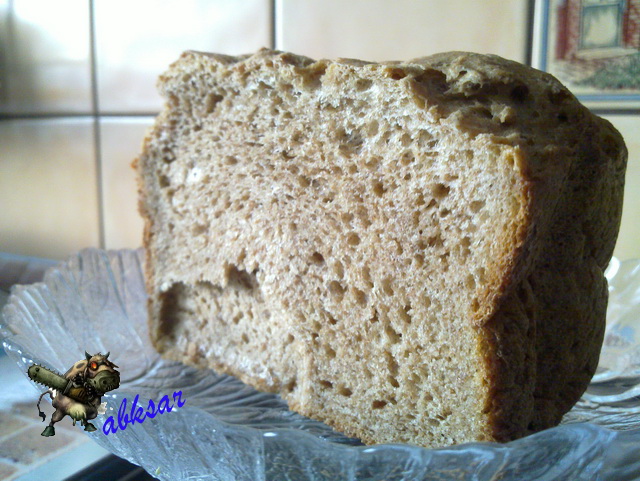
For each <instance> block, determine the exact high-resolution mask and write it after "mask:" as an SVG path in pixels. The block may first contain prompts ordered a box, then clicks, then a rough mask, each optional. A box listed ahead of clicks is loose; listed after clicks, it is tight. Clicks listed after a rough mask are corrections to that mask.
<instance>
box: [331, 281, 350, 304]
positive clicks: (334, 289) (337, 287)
mask: <svg viewBox="0 0 640 481" xmlns="http://www.w3.org/2000/svg"><path fill="white" fill-rule="evenodd" d="M345 291H346V289H345V288H344V287H343V285H342V284H340V282H338V281H331V282H330V283H329V292H330V293H331V294H332V295H333V296H334V297H335V298H336V299H337V300H339V301H341V300H342V298H343V297H344V293H345Z"/></svg>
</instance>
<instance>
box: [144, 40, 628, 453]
mask: <svg viewBox="0 0 640 481" xmlns="http://www.w3.org/2000/svg"><path fill="white" fill-rule="evenodd" d="M260 70H264V71H266V72H268V75H267V76H265V77H264V79H265V81H267V80H268V79H269V78H271V77H275V78H285V79H286V80H287V81H288V82H290V83H289V84H287V85H290V86H292V88H293V89H294V90H295V91H300V92H303V93H304V92H307V91H309V90H314V89H319V88H320V87H319V86H320V85H324V84H325V83H327V84H328V83H329V82H332V81H335V82H336V86H335V87H333V88H334V89H339V88H340V87H339V85H340V82H339V81H340V79H341V78H343V77H341V76H344V78H346V79H349V80H352V79H358V80H362V81H363V84H366V85H370V83H371V82H373V84H376V82H378V83H382V81H381V80H379V79H380V78H391V79H394V80H397V81H398V82H401V81H403V82H405V83H404V84H403V85H404V88H405V89H406V90H405V91H406V92H409V96H410V98H412V99H413V101H414V102H415V103H416V105H418V106H419V107H420V108H422V109H423V111H424V112H427V113H428V115H429V116H430V117H429V118H431V119H435V121H436V122H437V124H438V126H439V127H438V128H440V129H441V131H442V132H458V133H459V135H460V136H461V137H464V138H465V140H464V143H465V145H470V146H472V148H473V149H474V153H475V155H480V156H483V155H484V156H486V157H483V158H492V157H491V156H492V155H493V156H495V158H496V159H497V160H496V162H500V163H502V162H506V163H507V164H508V167H509V169H512V170H513V171H514V172H515V174H514V176H515V177H514V178H516V179H517V182H516V181H514V182H516V183H515V184H514V185H513V192H514V198H515V200H514V201H513V202H514V205H517V206H518V210H517V212H516V213H514V214H513V215H511V216H510V217H509V219H510V221H509V227H508V229H507V230H505V233H504V234H502V233H500V232H497V233H496V236H497V238H499V241H500V242H498V243H497V244H499V246H500V249H499V250H497V251H496V252H497V253H499V255H498V257H497V258H496V259H492V260H491V262H490V263H489V264H487V266H488V267H487V268H486V269H484V271H483V274H482V275H483V279H484V283H483V284H481V285H478V286H477V287H476V288H475V290H474V305H475V307H477V308H476V309H475V310H474V311H473V312H472V313H471V314H470V316H469V321H468V322H469V332H470V333H473V339H474V341H472V342H474V343H475V344H474V346H473V347H472V351H473V352H475V354H474V355H475V356H477V358H478V359H480V360H481V362H480V363H479V365H478V366H477V369H476V372H475V374H473V373H469V374H468V376H469V377H473V376H475V378H476V381H475V383H476V384H477V393H478V399H477V400H472V401H470V402H469V405H470V406H474V407H473V409H474V410H475V411H476V412H475V413H473V415H474V416H476V417H477V419H478V421H477V422H476V421H474V423H475V424H474V430H473V433H472V434H469V433H465V434H460V435H459V436H458V437H456V436H453V437H450V438H447V437H446V436H445V435H442V436H444V437H443V438H441V439H440V440H439V441H438V440H434V439H432V438H429V437H428V435H415V436H414V437H413V438H404V437H403V433H402V430H397V429H396V430H395V431H394V429H395V428H394V429H391V428H390V427H389V425H388V424H387V425H386V426H387V427H388V429H385V428H384V426H385V424H384V423H382V424H381V426H383V427H382V428H381V427H380V426H378V425H377V424H376V426H375V427H373V428H372V427H370V426H368V425H367V424H366V423H364V422H362V421H361V420H360V419H359V417H358V413H359V414H360V415H364V414H365V413H364V412H363V410H362V408H361V407H359V408H354V410H353V411H350V410H348V409H346V408H344V406H343V404H340V403H344V402H345V401H343V400H342V398H340V396H334V397H329V398H325V397H322V396H321V395H320V394H318V384H317V382H318V381H317V380H318V379H321V371H322V369H323V367H322V366H320V364H321V363H322V362H324V361H325V360H324V359H323V358H322V355H321V354H319V353H318V350H317V348H316V347H314V346H315V344H314V342H315V339H314V338H313V336H311V334H310V332H311V331H309V330H308V328H307V327H295V328H293V327H291V326H289V327H288V329H290V330H291V332H294V333H295V336H296V338H297V337H300V338H302V339H303V340H301V341H299V340H298V339H296V341H295V342H294V343H293V344H292V346H294V347H290V348H289V347H287V349H288V350H287V351H286V352H287V353H288V354H287V356H290V359H289V358H287V359H288V360H286V361H283V363H284V364H283V366H284V367H277V366H276V364H277V363H275V362H274V364H273V366H270V365H264V362H263V363H262V364H263V365H262V368H263V369H258V368H255V367H253V368H247V367H246V366H244V365H243V363H242V362H240V361H241V358H239V357H234V358H233V359H229V358H225V357H221V356H220V355H207V354H203V353H202V350H203V349H202V347H201V346H199V347H193V346H191V344H192V343H191V341H188V342H187V341H185V340H184V339H183V340H182V344H181V346H182V347H178V343H179V342H178V341H176V339H175V338H171V336H170V335H168V331H167V329H173V324H171V325H169V327H168V328H167V325H164V324H162V322H163V321H162V320H161V318H162V317H163V316H164V315H163V314H162V309H163V307H162V306H166V305H170V307H171V309H173V310H172V311H171V312H172V315H173V317H175V318H177V317H180V316H181V315H183V314H184V312H186V310H188V306H187V307H185V306H180V307H179V309H178V308H177V307H176V306H174V305H173V304H175V303H174V302H173V301H171V302H169V301H167V296H170V294H167V293H168V292H169V291H168V290H167V289H166V288H165V289H163V282H165V280H164V279H162V278H159V277H158V275H161V276H162V275H165V276H166V274H162V272H163V268H164V265H165V264H167V263H168V262H169V258H168V257H167V256H168V254H167V252H169V249H168V248H166V247H165V246H164V245H162V249H161V248H160V247H159V246H160V243H159V241H158V238H157V236H163V239H164V237H166V232H165V231H164V229H165V226H164V222H165V221H164V220H161V217H162V216H163V215H164V213H163V212H162V211H161V210H159V209H158V205H160V204H161V195H160V194H159V193H158V192H156V190H157V184H156V182H157V180H154V176H157V172H156V170H157V165H160V164H161V163H162V162H163V161H164V162H167V161H166V160H163V156H166V155H171V156H179V155H184V154H181V153H180V152H179V149H178V148H177V147H173V146H172V147H171V148H167V147H166V146H164V147H163V145H164V144H162V145H160V144H161V140H162V139H163V138H165V137H166V136H167V135H169V134H168V132H173V134H171V135H184V134H181V133H179V132H178V131H176V130H175V128H174V125H175V123H176V118H179V117H180V116H182V117H184V116H187V115H192V114H185V113H183V112H182V111H181V110H180V109H184V106H183V104H180V103H179V100H178V96H179V95H185V94H181V93H179V92H182V90H181V89H183V88H184V85H186V84H187V83H188V82H189V81H190V80H188V79H189V78H193V76H194V75H196V74H199V73H202V72H205V73H206V74H207V75H213V74H212V73H211V72H215V75H221V77H219V80H217V81H219V82H223V81H224V80H221V79H224V78H225V76H228V77H231V76H236V77H238V78H241V79H242V78H246V77H247V76H248V75H249V74H251V73H253V72H256V71H260ZM219 72H223V73H222V74H219ZM270 76H271V77H270ZM216 78H218V77H216ZM334 78H335V80H333V79H334ZM185 79H187V80H185ZM367 82H369V83H367ZM376 85H377V84H376ZM160 88H161V90H162V91H163V94H164V95H165V97H166V98H167V99H168V104H167V107H166V109H165V111H164V112H163V113H162V114H161V115H160V116H159V118H158V120H157V122H156V127H155V128H154V129H153V130H152V131H151V132H150V134H149V135H148V136H147V138H146V139H145V146H144V149H143V153H142V154H141V156H140V158H139V159H138V160H136V161H135V162H134V167H135V168H136V169H137V171H138V174H139V175H138V182H139V183H138V186H139V187H138V188H139V193H140V207H139V208H140V212H141V214H142V216H143V218H144V219H145V231H144V245H145V247H146V249H147V250H146V253H147V255H146V265H145V274H146V283H147V290H148V292H149V294H150V297H149V312H150V319H149V322H150V332H151V336H152V341H153V343H154V346H155V347H156V349H158V350H159V352H161V353H162V354H163V355H164V356H165V357H167V358H170V359H174V360H178V361H182V362H187V363H190V364H193V365H196V366H199V367H210V368H213V369H216V370H217V371H219V372H224V373H228V374H231V375H234V376H237V377H239V378H240V379H241V380H242V381H244V382H246V383H248V384H251V385H253V386H254V387H256V388H257V389H260V390H263V391H270V392H278V393H280V394H281V395H282V396H283V397H284V398H285V399H286V400H287V401H288V403H289V405H290V407H291V408H292V409H293V410H295V411H298V412H300V413H302V414H304V415H307V416H310V417H313V418H316V419H319V420H321V421H324V422H327V423H328V424H330V425H331V426H333V427H335V428H336V429H338V430H340V431H342V432H344V433H346V434H348V435H351V436H356V437H359V438H361V439H362V440H363V441H364V442H367V443H376V442H398V441H408V442H414V443H418V444H425V445H432V446H433V445H442V444H449V443H452V442H464V441H473V440H494V441H509V440H512V439H516V438H519V437H521V436H524V435H527V434H529V433H532V432H536V431H539V430H541V429H545V428H547V427H550V426H554V425H555V424H557V423H558V422H559V421H560V419H561V417H562V415H563V414H564V413H565V412H566V411H568V410H569V409H570V408H571V407H572V406H573V404H575V402H576V401H577V400H578V399H579V397H580V396H581V395H582V393H583V392H584V390H585V389H586V386H587V385H588V383H589V380H590V379H591V377H592V375H593V373H594V372H595V369H596V367H597V362H598V357H599V351H600V347H601V344H602V339H603V333H604V322H605V312H606V303H607V286H606V280H605V278H604V275H603V272H604V269H605V268H606V266H607V263H608V261H609V259H610V258H611V255H612V252H613V247H614V245H615V240H616V237H617V232H618V229H619V223H620V217H621V206H622V192H623V188H624V172H625V167H626V158H627V153H626V148H625V146H624V142H623V141H622V139H621V137H620V135H619V134H618V133H617V132H616V131H615V129H614V128H613V127H612V126H611V125H610V124H609V123H608V122H606V121H605V120H603V119H600V118H598V117H596V116H594V115H593V114H591V113H590V112H589V111H588V110H587V109H586V108H584V107H583V106H582V105H580V104H579V102H578V101H577V100H576V99H575V97H573V95H572V94H571V93H570V92H569V91H568V90H566V88H564V87H563V86H562V85H561V84H560V83H559V82H558V81H557V80H555V79H554V78H553V77H551V76H550V75H548V74H544V73H542V72H538V71H535V70H533V69H530V68H528V67H525V66H522V65H520V64H517V63H515V62H510V61H507V60H504V59H501V58H499V57H496V56H485V55H478V54H471V53H466V52H449V53H443V54H438V55H434V56H431V57H424V58H420V59H415V60H412V61H409V62H406V63H401V62H386V63H383V64H374V63H370V62H363V61H359V60H352V59H339V60H337V61H333V62H331V61H327V60H321V61H318V62H316V61H313V60H312V59H309V58H306V57H301V56H296V55H293V54H289V53H283V52H278V51H272V50H267V49H263V50H261V51H259V52H258V53H256V54H254V55H252V56H249V55H246V56H240V57H230V56H221V55H216V54H206V53H199V52H185V54H183V56H182V57H181V58H180V59H179V60H178V61H177V62H176V63H174V64H173V65H172V66H171V67H170V69H169V70H168V71H167V73H166V74H164V75H163V76H162V77H161V79H160ZM323 88H324V87H323ZM296 89H297V90H296ZM187 90H188V89H187ZM214 100H215V102H220V100H219V99H214ZM479 112H480V113H479ZM485 114H486V115H485ZM425 115H426V114H425ZM483 115H485V117H489V118H490V120H482V116H483ZM545 116H547V117H548V118H545ZM552 116H555V117H552ZM538 117H540V120H536V119H537V118H538ZM195 118H198V115H197V114H195ZM545 122H547V123H548V124H549V125H548V127H546V128H545ZM171 129H174V130H171ZM442 135H443V136H442V138H443V139H449V138H450V137H447V135H449V134H446V135H445V134H442ZM165 140H166V139H165ZM447 141H448V140H447ZM461 142H463V141H462V140H461ZM166 145H172V144H166ZM163 148H164V149H165V150H163ZM509 169H507V170H506V171H509ZM357 241H358V242H360V239H357ZM243 252H244V250H243ZM294 254H296V255H300V253H294ZM318 255H319V254H318ZM319 259H322V262H324V261H325V260H324V259H323V258H322V256H321V255H320V257H319ZM243 262H244V261H243ZM214 264H215V263H212V267H214V268H216V269H222V270H225V269H226V270H225V271H224V273H223V274H224V275H222V277H221V278H223V279H227V280H226V281H224V282H231V281H228V279H229V272H230V271H229V265H224V266H223V265H217V264H215V265H214ZM261 268H262V266H261ZM256 272H258V270H257V268H256V269H255V270H252V269H250V268H249V267H247V269H246V273H248V276H249V277H248V278H247V279H248V280H246V282H247V283H248V284H247V285H249V287H250V288H251V289H250V294H246V292H249V291H246V290H245V291H242V290H233V289H236V288H235V287H233V288H232V291H233V292H234V295H237V296H240V295H246V296H248V297H246V299H245V298H243V299H245V301H243V302H246V303H249V302H254V304H251V305H257V304H255V302H257V301H256V299H260V302H262V299H263V297H268V296H269V295H270V293H269V292H262V290H261V289H262V285H263V284H262V282H261V283H260V287H259V289H255V288H254V287H255V286H254V285H253V284H252V283H253V282H255V279H258V280H261V281H262V279H261V278H260V275H262V271H260V272H259V273H258V274H256ZM240 274H241V277H240V278H239V279H240V283H241V284H242V282H244V281H243V278H242V276H244V275H245V271H244V270H243V271H242V272H241V273H240ZM264 275H268V273H267V274H264ZM354 275H355V274H354ZM225 276H226V277H225ZM252 276H253V277H252ZM256 276H257V277H256ZM173 277H175V278H176V279H178V278H179V277H180V276H177V277H176V276H175V275H174V276H173ZM183 277H184V279H185V280H184V282H185V283H187V284H188V286H187V287H186V288H185V289H186V290H187V291H188V290H189V289H192V286H191V284H193V286H195V287H193V289H196V287H197V289H200V290H199V291H197V292H199V293H200V294H198V295H202V293H203V292H204V293H205V295H212V296H213V297H216V296H218V295H223V294H222V293H223V292H224V289H228V286H226V285H221V286H222V287H218V286H217V285H215V284H213V285H211V286H210V285H204V284H203V282H204V281H207V282H208V280H206V279H203V280H198V281H197V282H193V281H192V280H188V279H190V277H189V275H184V276H183ZM213 277H215V276H213ZM251 279H254V280H251ZM181 282H182V281H181ZM365 282H366V281H365ZM198 283H200V284H199V287H198V286H196V284H198ZM245 287H246V286H245ZM193 289H192V291H189V292H192V294H189V295H190V296H191V297H195V296H196V294H193V292H196V291H195V290H193ZM265 289H266V287H265ZM337 289H338V293H340V292H341V291H340V289H341V287H338V288H337ZM172 292H173V291H172ZM180 292H182V291H180ZM243 292H244V293H243ZM211 293H213V294H211ZM171 295H173V294H171ZM356 295H358V294H357V293H356ZM363 295H364V294H363ZM176 302H177V301H176ZM246 305H249V304H246ZM285 311H286V312H289V313H290V312H293V311H294V309H293V308H292V307H291V308H289V309H288V310H285ZM285 311H283V312H285ZM164 317H166V316H164ZM169 317H171V316H169ZM334 321H335V319H334ZM225 322H226V321H225ZM163 326H164V327H163ZM282 332H288V331H282ZM306 335H309V336H311V337H308V338H305V337H304V336H306ZM470 335H471V334H470ZM304 339H306V340H304ZM210 342H213V341H210ZM194 345H195V344H194ZM185 346H191V347H185ZM394 349H396V348H394ZM414 354H415V353H414ZM333 355H334V356H335V352H334V353H333ZM412 355H413V354H412ZM318 356H320V357H318ZM394 356H395V354H394ZM394 362H396V363H397V361H393V360H392V361H391V365H392V366H393V363H394ZM287 363H292V364H287ZM404 367H405V366H403V365H400V366H399V367H397V366H396V368H395V369H396V370H398V369H399V370H400V371H402V369H404ZM256 369H258V370H259V372H258V371H256ZM392 371H393V369H392ZM283 373H284V374H283ZM291 373H293V374H291ZM322 375H325V374H322ZM283 376H285V377H283ZM336 379H339V377H338V378H336ZM312 380H314V381H312ZM320 382H327V384H328V385H332V389H335V386H333V383H332V382H329V381H320ZM396 384H397V381H396ZM403 386H404V384H403ZM342 389H343V390H344V389H346V388H342ZM398 389H399V388H398ZM346 391H349V392H350V391H351V389H346ZM349 396H351V394H349ZM355 397H356V396H355V395H354V398H355ZM332 402H335V405H333V404H331V403H332ZM354 402H355V401H354ZM375 402H378V401H374V406H375ZM385 404H387V401H385ZM341 409H342V410H341ZM374 409H376V408H375V407H374ZM394 409H396V408H395V406H394ZM354 413H356V414H354ZM369 414H370V413H367V415H369ZM409 414H410V413H409ZM409 414H407V415H409ZM367 419H368V418H367ZM372 419H374V420H375V419H377V418H375V417H374V418H372ZM385 419H387V420H386V421H384V422H386V423H388V422H389V421H388V418H385ZM474 419H475V418H474ZM410 424H411V423H410V422H408V425H410ZM416 429H417V430H418V431H419V429H418V428H416ZM421 436H422V437H421ZM447 436H448V435H447Z"/></svg>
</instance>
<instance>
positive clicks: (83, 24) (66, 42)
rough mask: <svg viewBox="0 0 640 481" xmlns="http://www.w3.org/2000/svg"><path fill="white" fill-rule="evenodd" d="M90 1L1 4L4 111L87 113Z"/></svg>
mask: <svg viewBox="0 0 640 481" xmlns="http://www.w3.org/2000/svg"><path fill="white" fill-rule="evenodd" d="M89 26H90V25H89V2H87V1H86V0H56V1H55V2H48V1H34V0H0V113H4V114H24V113H31V114H32V113H52V112H53V113H70V112H74V113H75V112H81V113H89V112H90V110H91V76H90V72H91V67H90V62H89V57H90V43H89V35H90V34H89V30H90V29H89Z"/></svg>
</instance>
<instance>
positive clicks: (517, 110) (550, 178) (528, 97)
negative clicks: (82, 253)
mask: <svg viewBox="0 0 640 481" xmlns="http://www.w3.org/2000/svg"><path fill="white" fill-rule="evenodd" d="M159 87H160V89H161V91H162V93H163V95H164V97H165V98H166V107H165V109H164V111H163V112H162V113H161V114H160V115H159V117H158V118H157V121H156V123H155V126H154V127H153V128H152V130H151V131H150V132H149V134H148V135H147V137H146V139H145V142H144V148H143V152H142V154H141V156H140V157H139V159H137V161H136V162H135V163H134V164H135V166H136V168H137V170H138V173H139V189H140V210H141V213H142V215H143V217H144V218H145V220H146V227H145V247H146V249H147V251H146V252H147V258H146V259H147V260H146V275H147V290H148V293H149V313H150V330H151V335H152V338H153V342H154V344H155V346H156V348H157V349H158V350H159V351H160V352H161V353H162V354H163V355H164V356H165V357H167V358H170V359H176V360H180V361H183V362H186V363H188V364H192V365H195V366H200V367H209V368H214V369H216V370H218V371H220V372H226V373H230V374H233V375H236V376H238V377H239V378H240V379H242V380H243V381H245V382H247V383H249V384H251V385H253V386H255V387H256V388H258V389H262V390H268V391H273V392H278V393H280V394H281V395H282V396H283V397H284V398H285V399H286V400H287V401H288V403H289V405H290V407H291V408H292V409H294V410H296V411H298V412H300V413H302V414H304V415H307V416H310V417H312V418H315V419H319V420H322V421H325V422H326V423H328V424H330V425H332V426H334V427H336V428H337V429H338V430H340V431H342V432H344V433H346V434H348V435H350V436H356V437H359V438H361V439H362V440H363V441H364V442H366V443H395V442H403V443H413V444H418V445H423V446H443V445H450V444H454V443H462V442H467V441H507V440H511V439H515V438H518V437H521V436H524V435H526V434H528V433H531V432H535V431H538V430H541V429H544V428H547V427H550V426H553V425H555V424H557V423H558V422H559V421H560V419H561V417H562V415H563V414H564V413H565V412H566V411H567V410H569V409H570V408H571V407H572V405H573V404H574V403H575V402H576V401H577V400H578V399H579V397H580V395H581V394H582V393H583V391H584V390H585V388H586V386H587V384H588V382H589V380H590V378H591V376H592V375H593V373H594V371H595V369H596V366H597V363H598V355H599V351H600V347H601V343H602V339H603V331H604V323H605V309H606V303H607V285H606V280H605V278H604V276H603V269H604V268H605V267H606V265H607V263H608V261H609V259H610V257H611V255H612V252H613V247H614V244H615V239H616V235H617V232H618V227H619V222H620V214H621V206H622V191H623V183H624V171H625V165H626V155H627V154H626V149H625V146H624V143H623V141H622V139H621V137H620V135H619V134H618V132H617V131H615V129H614V128H613V127H612V126H611V125H610V124H609V123H607V122H606V121H605V120H602V119H600V118H598V117H596V116H594V115H593V114H591V113H590V112H589V111H588V110H587V109H586V108H584V107H583V106H582V105H580V104H579V103H578V101H577V100H576V99H575V97H574V96H573V95H572V94H571V93H570V92H569V91H568V90H566V89H565V88H564V87H563V86H562V85H561V84H560V83H559V82H558V81H556V80H555V79H554V78H553V77H551V76H549V75H547V74H545V73H542V72H539V71H536V70H533V69H530V68H528V67H525V66H523V65H520V64H517V63H514V62H511V61H507V60H504V59H501V58H499V57H496V56H484V55H478V54H471V53H463V52H450V53H445V54H439V55H435V56H431V57H426V58H420V59H415V60H412V61H409V62H406V63H401V62H386V63H369V62H363V61H359V60H351V59H339V60H336V61H328V60H320V61H314V60H311V59H309V58H305V57H300V56H296V55H293V54H290V53H283V52H279V51H273V50H267V49H263V50H260V51H259V52H257V53H256V54H254V55H247V56H241V57H228V56H223V55H215V54H207V53H199V52H185V53H184V54H183V55H182V56H181V58H180V59H179V60H178V61H177V62H175V63H174V64H173V65H172V66H171V67H170V68H169V70H168V71H167V72H166V73H165V74H164V75H163V76H161V78H160V81H159Z"/></svg>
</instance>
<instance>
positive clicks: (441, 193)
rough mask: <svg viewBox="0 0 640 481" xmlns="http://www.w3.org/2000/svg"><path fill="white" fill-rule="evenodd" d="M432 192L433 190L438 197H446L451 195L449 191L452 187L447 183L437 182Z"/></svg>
mask: <svg viewBox="0 0 640 481" xmlns="http://www.w3.org/2000/svg"><path fill="white" fill-rule="evenodd" d="M431 190H432V192H433V196H434V197H435V198H436V199H443V198H445V197H446V196H447V195H449V191H450V188H449V186H447V185H444V184H435V185H434V186H433V187H432V188H431Z"/></svg>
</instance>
